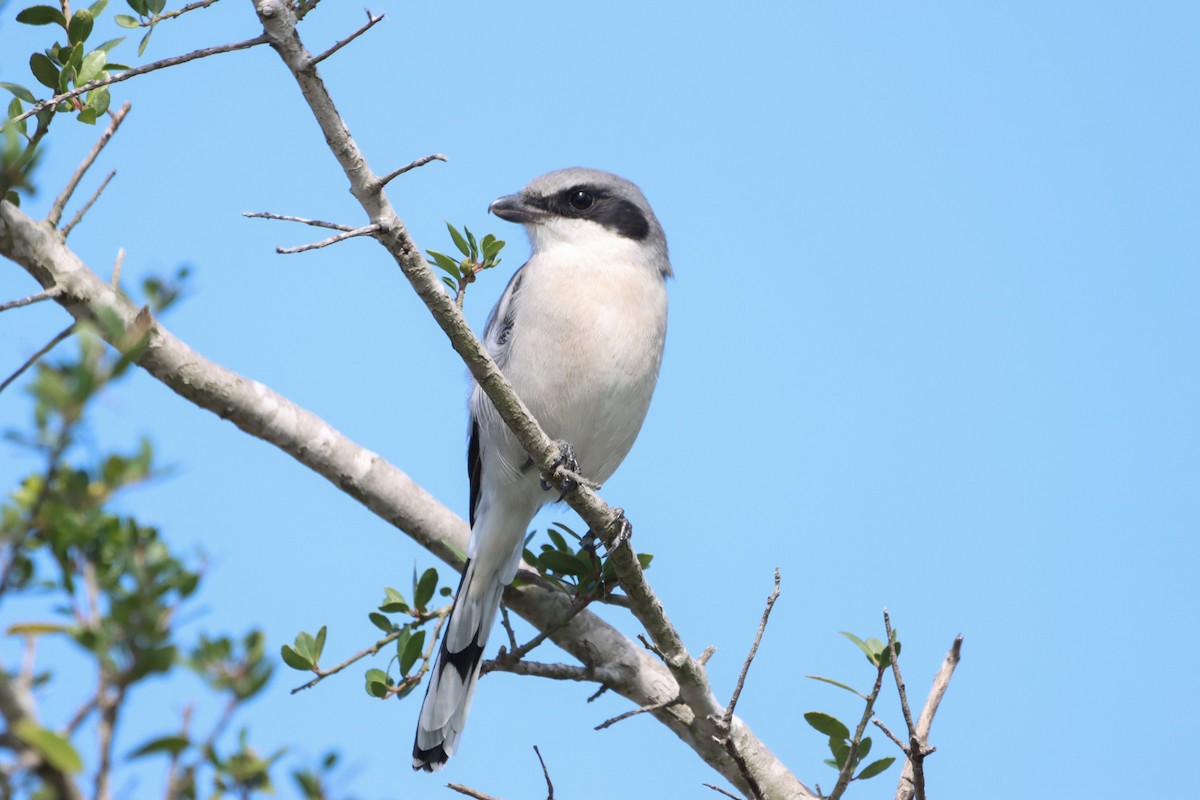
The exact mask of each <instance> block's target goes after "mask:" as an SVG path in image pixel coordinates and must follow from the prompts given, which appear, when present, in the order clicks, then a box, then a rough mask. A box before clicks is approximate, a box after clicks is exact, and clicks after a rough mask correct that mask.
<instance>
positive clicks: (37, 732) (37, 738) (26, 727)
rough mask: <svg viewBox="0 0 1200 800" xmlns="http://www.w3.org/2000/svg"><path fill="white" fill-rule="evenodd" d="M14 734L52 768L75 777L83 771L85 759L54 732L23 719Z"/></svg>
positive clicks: (14, 728) (15, 728)
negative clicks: (39, 754) (40, 755)
mask: <svg viewBox="0 0 1200 800" xmlns="http://www.w3.org/2000/svg"><path fill="white" fill-rule="evenodd" d="M12 732H13V733H15V734H16V736H17V738H18V739H20V740H21V741H23V742H25V743H26V744H27V745H29V746H30V747H32V748H33V749H35V750H37V751H38V752H39V753H41V754H42V757H43V758H45V759H46V761H47V762H49V764H50V766H52V767H54V768H55V769H57V770H59V771H60V772H66V773H68V774H70V775H75V774H77V773H79V772H82V771H83V759H82V758H80V757H79V753H77V752H76V751H75V748H74V747H72V746H71V743H70V742H69V741H67V740H66V739H64V738H63V737H62V736H59V735H58V734H57V733H55V732H54V731H50V730H46V729H45V728H43V727H41V726H39V725H38V724H37V723H35V722H33V721H32V720H29V719H23V720H21V721H20V722H18V723H17V724H16V725H14V726H13V729H12Z"/></svg>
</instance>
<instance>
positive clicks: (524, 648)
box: [497, 597, 592, 662]
mask: <svg viewBox="0 0 1200 800" xmlns="http://www.w3.org/2000/svg"><path fill="white" fill-rule="evenodd" d="M591 602H592V601H591V598H588V597H581V598H579V599H577V600H576V601H575V602H574V603H572V604H571V607H570V608H568V609H567V613H566V614H564V615H563V618H562V620H561V621H560V622H559V623H558V624H557V625H553V626H551V627H548V628H546V629H545V630H544V631H542V632H540V633H539V634H538V635H537V636H534V637H533V638H532V639H530V640H529V641H528V642H526V643H525V644H523V645H521V646H520V647H516V648H513V650H512V651H511V652H509V653H501V654H500V656H499V657H498V658H497V661H510V662H515V661H520V660H521V659H522V658H524V657H525V655H526V654H527V653H529V651H530V650H533V649H534V648H535V647H537V646H538V645H540V644H541V643H542V642H544V641H546V640H547V639H549V638H550V637H551V636H553V635H554V634H556V633H558V632H559V631H560V630H562V629H563V628H565V627H567V625H569V624H570V623H571V620H573V619H575V617H577V616H578V615H579V612H580V611H583V610H584V609H585V608H587V607H588V605H589V604H590V603H591Z"/></svg>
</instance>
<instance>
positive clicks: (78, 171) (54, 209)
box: [46, 102, 130, 227]
mask: <svg viewBox="0 0 1200 800" xmlns="http://www.w3.org/2000/svg"><path fill="white" fill-rule="evenodd" d="M129 109H130V105H129V103H128V102H126V103H125V105H123V106H121V107H120V108H119V109H118V110H117V111H115V112H113V113H112V114H110V115H109V116H110V117H112V119H111V121H110V122H109V123H108V127H107V128H105V130H104V133H102V134H100V138H99V139H97V140H96V143H95V144H94V145H92V149H91V151H90V152H89V153H88V154H87V156H85V157H84V159H83V161H81V162H80V163H79V166H78V167H76V168H75V174H73V175H72V176H71V179H70V180H68V181H67V185H66V186H65V187H63V190H62V192H60V193H59V195H58V197H56V198H55V199H54V203H53V204H52V205H51V206H50V213H49V214H47V215H46V222H47V223H49V224H50V225H51V226H52V227H58V222H59V220H61V219H62V212H63V209H64V208H65V207H66V205H67V201H68V200H70V199H71V195H72V194H74V193H75V189H76V187H78V186H79V182H80V181H81V180H83V176H84V174H86V173H87V171H88V169H89V168H90V167H91V166H92V164H93V163H94V162H95V161H96V158H97V156H99V155H100V151H101V150H103V149H104V145H106V144H108V140H109V139H111V138H112V137H113V134H114V133H116V132H117V128H119V127H121V123H122V122H124V121H125V115H126V114H128V113H129ZM110 177H111V176H110ZM105 183H107V181H105ZM101 188H103V187H101ZM88 205H91V204H90V203H89V204H88ZM79 216H82V212H81V213H80V215H79ZM72 224H74V223H72Z"/></svg>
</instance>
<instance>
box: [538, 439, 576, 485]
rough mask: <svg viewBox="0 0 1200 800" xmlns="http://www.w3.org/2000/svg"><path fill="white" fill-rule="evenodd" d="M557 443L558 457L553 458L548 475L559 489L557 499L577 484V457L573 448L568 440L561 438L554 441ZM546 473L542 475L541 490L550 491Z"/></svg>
mask: <svg viewBox="0 0 1200 800" xmlns="http://www.w3.org/2000/svg"><path fill="white" fill-rule="evenodd" d="M555 444H556V445H558V458H556V459H554V466H553V467H551V469H550V472H549V477H550V478H552V479H553V480H554V481H555V482H556V484H557V486H558V490H559V495H558V499H559V500H562V499H563V498H564V497H566V496H567V493H568V492H571V491H574V490H575V489H576V488H577V487H578V486H579V481H580V478H579V459H578V458H576V457H575V448H574V447H572V446H571V443H570V442H567V441H564V440H562V439H560V440H558V441H557V442H555ZM546 478H547V476H546V475H543V476H542V490H543V491H547V492H548V491H550V487H551V483H550V481H548V480H547V479H546Z"/></svg>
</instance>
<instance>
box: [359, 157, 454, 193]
mask: <svg viewBox="0 0 1200 800" xmlns="http://www.w3.org/2000/svg"><path fill="white" fill-rule="evenodd" d="M430 161H449V159H448V158H446V157H445V156H444V155H442V154H441V153H434V154H433V155H431V156H421V157H420V158H418V159H417V160H416V161H414V162H412V163H411V164H406V165H404V166H403V167H400V169H394V170H392V171H391V172H389V173H388V174H387V175H384V176H383V177H382V178H379V179H377V180H376V184H375V185H376V187H377V188H379V189H382V188H383V187H384V186H387V185H388V184H389V183H391V182H392V180H393V179H394V178H399V177H400V176H401V175H403V174H404V173H406V172H408V171H410V170H414V169H416V168H417V167H423V166H425V165H426V164H428V163H429V162H430Z"/></svg>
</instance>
